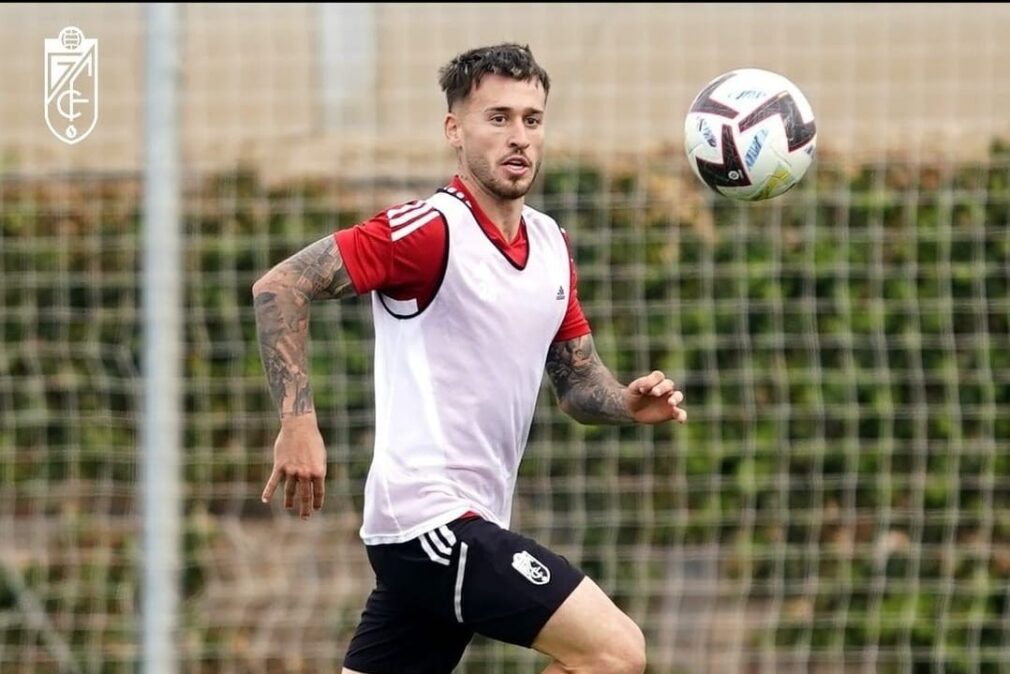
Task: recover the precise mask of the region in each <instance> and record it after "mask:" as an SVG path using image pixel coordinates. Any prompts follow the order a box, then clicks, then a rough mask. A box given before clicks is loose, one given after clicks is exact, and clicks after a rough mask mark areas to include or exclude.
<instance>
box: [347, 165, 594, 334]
mask: <svg viewBox="0 0 1010 674" xmlns="http://www.w3.org/2000/svg"><path fill="white" fill-rule="evenodd" d="M448 189H450V190H457V191H459V192H461V193H462V194H463V196H464V197H465V201H466V203H467V205H468V206H469V207H470V209H471V210H472V211H473V215H474V218H475V219H476V220H477V222H478V223H479V224H480V226H481V228H482V229H483V230H484V232H485V233H486V234H487V236H488V238H489V239H491V241H493V242H494V244H495V245H496V246H498V248H499V249H500V250H501V251H502V252H503V253H504V254H505V255H507V256H508V258H509V259H510V260H511V261H512V262H513V264H515V265H516V266H517V267H523V266H525V265H526V257H527V255H528V254H529V244H528V240H527V238H526V223H525V222H520V223H519V232H518V233H517V234H516V237H515V239H514V240H513V241H512V242H511V243H508V242H506V241H505V238H504V236H503V235H502V233H501V230H500V229H498V227H497V226H496V225H495V224H494V223H493V222H491V220H490V219H489V218H488V217H487V215H485V214H484V212H483V211H482V210H481V208H480V205H479V204H478V203H477V201H476V200H475V199H474V198H473V196H472V195H471V194H470V192H469V191H468V190H467V188H466V186H465V185H463V182H462V181H461V180H460V179H459V177H454V178H453V180H452V183H451V184H450V186H449V188H448ZM390 211H393V212H394V215H393V224H392V225H391V224H390V216H389V213H390ZM446 227H447V226H446V223H445V219H444V218H443V217H442V216H441V215H440V214H437V211H434V212H433V211H432V209H430V208H428V207H426V205H425V204H424V203H423V202H410V203H408V204H404V205H403V206H401V207H399V208H396V209H388V210H386V211H383V212H382V213H379V214H378V215H376V216H374V217H372V218H370V219H368V220H365V221H364V222H362V223H359V224H357V225H355V226H353V227H350V228H347V229H343V230H340V231H338V232H335V233H334V238H335V240H336V243H337V247H338V248H339V249H340V256H341V257H342V258H343V260H344V264H345V265H346V268H347V275H348V276H349V277H350V279H351V283H352V284H353V285H354V290H355V291H356V292H357V293H358V294H359V295H361V294H364V293H367V292H371V291H373V290H378V291H380V292H382V293H383V294H385V295H388V296H389V297H392V298H393V299H396V300H410V299H413V300H415V301H416V302H417V309H418V310H419V311H420V310H421V309H423V308H424V307H426V306H427V305H428V303H429V302H431V300H432V298H433V297H434V295H435V292H436V291H437V290H438V285H439V282H440V279H441V275H442V270H443V269H444V268H445V256H446V252H447V249H446V236H447V235H448V232H447V231H446ZM564 236H565V242H566V243H567V241H568V235H567V234H565V235H564ZM570 250H571V246H570V245H569V251H570ZM571 274H572V277H571V293H569V295H568V309H567V311H566V313H565V318H564V320H563V321H562V322H561V327H560V328H559V329H558V333H557V335H555V337H554V341H555V342H564V341H567V340H569V339H575V338H576V337H582V336H583V335H588V334H589V333H590V327H589V321H587V320H586V317H585V315H584V314H583V313H582V307H581V306H580V304H579V298H578V290H577V286H576V281H577V279H578V276H577V274H576V272H575V261H574V260H571Z"/></svg>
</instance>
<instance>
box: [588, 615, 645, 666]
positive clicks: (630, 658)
mask: <svg viewBox="0 0 1010 674" xmlns="http://www.w3.org/2000/svg"><path fill="white" fill-rule="evenodd" d="M605 657H606V658H607V659H608V660H609V662H608V663H607V666H606V667H603V668H600V670H599V671H600V672H615V673H616V674H642V673H643V672H644V671H645V636H644V635H643V634H642V630H641V629H639V627H638V625H636V624H635V623H634V622H632V621H631V620H628V627H627V629H626V630H625V632H624V636H623V637H622V638H620V639H617V640H615V643H614V644H612V645H611V646H610V647H608V648H607V649H606V656H605Z"/></svg>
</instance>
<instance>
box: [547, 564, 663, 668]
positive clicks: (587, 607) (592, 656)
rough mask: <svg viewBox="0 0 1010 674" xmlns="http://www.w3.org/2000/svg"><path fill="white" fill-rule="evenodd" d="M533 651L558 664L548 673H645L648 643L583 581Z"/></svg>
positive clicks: (595, 587)
mask: <svg viewBox="0 0 1010 674" xmlns="http://www.w3.org/2000/svg"><path fill="white" fill-rule="evenodd" d="M533 648H535V649H537V650H538V651H540V652H541V653H545V654H547V655H549V656H551V657H552V658H554V660H555V662H553V663H551V665H550V666H549V667H547V669H545V670H544V674H642V672H644V671H645V638H644V637H643V636H642V630H640V629H639V628H638V626H637V625H636V624H635V623H634V622H633V621H632V620H631V618H629V617H628V616H626V615H625V614H624V613H623V612H621V610H620V609H619V608H617V606H615V605H614V602H612V601H611V600H610V598H609V597H607V595H605V594H604V593H603V590H601V589H600V588H599V586H598V585H597V584H596V583H594V582H593V581H592V580H591V579H590V578H585V579H583V581H582V582H581V583H580V584H579V586H578V587H577V588H575V591H574V592H572V594H571V596H569V597H568V599H566V600H565V602H564V603H563V604H562V605H561V606H560V607H559V608H558V610H557V611H556V612H555V613H554V615H553V616H551V619H550V620H548V621H547V624H546V625H544V628H543V629H542V630H541V631H540V634H538V635H537V638H536V640H535V641H534V642H533Z"/></svg>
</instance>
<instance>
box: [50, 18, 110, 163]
mask: <svg viewBox="0 0 1010 674" xmlns="http://www.w3.org/2000/svg"><path fill="white" fill-rule="evenodd" d="M45 58H46V87H45V92H46V96H45V112H46V125H47V126H49V130H50V131H52V132H53V135H55V136H56V137H57V138H59V139H60V140H62V141H63V142H64V143H67V144H68V145H74V144H75V143H79V142H81V141H82V140H84V139H85V138H87V137H88V135H89V134H90V133H91V132H92V130H93V129H94V128H95V124H96V123H97V122H98V40H97V39H94V38H92V39H86V38H85V37H84V33H83V32H81V30H80V29H79V28H76V27H74V26H67V27H66V28H64V29H63V30H61V31H60V35H59V37H58V38H56V39H51V38H46V39H45Z"/></svg>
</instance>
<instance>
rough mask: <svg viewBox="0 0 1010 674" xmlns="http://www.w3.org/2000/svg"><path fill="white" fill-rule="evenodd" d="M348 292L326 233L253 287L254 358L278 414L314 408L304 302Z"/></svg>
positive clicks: (347, 282) (346, 278) (336, 252)
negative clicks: (257, 351) (257, 355)
mask: <svg viewBox="0 0 1010 674" xmlns="http://www.w3.org/2000/svg"><path fill="white" fill-rule="evenodd" d="M351 292H352V287H351V279H350V277H349V276H348V275H347V269H346V268H345V267H344V261H343V260H342V259H341V257H340V252H339V250H337V246H336V243H335V242H334V240H333V237H332V236H327V237H326V238H324V239H320V240H319V241H317V242H316V243H314V244H312V245H310V246H307V247H306V248H304V249H303V250H302V251H300V252H298V253H295V254H294V255H292V256H291V257H290V258H288V259H287V260H285V261H284V262H281V263H280V264H278V265H277V266H276V267H274V268H273V269H271V270H270V271H269V272H267V274H266V275H264V276H263V278H261V279H260V280H259V281H257V282H256V284H255V285H254V286H253V297H254V300H253V306H254V307H255V312H256V329H257V332H258V333H259V343H260V357H261V358H262V360H263V369H264V371H265V372H266V377H267V384H268V386H269V387H270V395H271V396H272V397H273V400H274V404H276V405H277V410H278V411H279V412H280V415H281V418H282V419H283V418H285V417H293V416H300V415H303V414H308V413H309V412H313V411H314V410H315V407H314V404H313V401H312V388H311V387H310V386H309V376H308V337H309V303H311V302H312V300H316V299H334V298H338V297H342V296H344V295H348V294H350V293H351Z"/></svg>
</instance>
